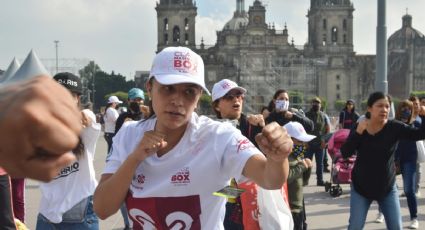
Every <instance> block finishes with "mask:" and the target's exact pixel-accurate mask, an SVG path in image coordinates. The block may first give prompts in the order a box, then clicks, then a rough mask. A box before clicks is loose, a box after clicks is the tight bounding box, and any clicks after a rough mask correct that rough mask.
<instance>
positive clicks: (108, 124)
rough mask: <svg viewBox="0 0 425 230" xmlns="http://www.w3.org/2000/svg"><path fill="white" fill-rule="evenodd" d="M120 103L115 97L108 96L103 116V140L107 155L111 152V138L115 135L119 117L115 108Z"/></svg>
mask: <svg viewBox="0 0 425 230" xmlns="http://www.w3.org/2000/svg"><path fill="white" fill-rule="evenodd" d="M121 103H122V101H120V100H119V99H118V97H117V96H110V97H109V99H108V106H107V107H106V111H105V115H104V116H103V120H104V121H105V140H106V143H108V154H109V151H111V147H112V138H113V137H114V135H115V123H117V119H118V117H119V113H118V111H117V106H118V105H119V104H121Z"/></svg>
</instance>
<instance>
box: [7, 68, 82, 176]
mask: <svg viewBox="0 0 425 230" xmlns="http://www.w3.org/2000/svg"><path fill="white" fill-rule="evenodd" d="M0 111H1V112H0V165H1V167H3V168H4V169H5V170H6V171H7V172H8V173H9V174H10V175H12V176H15V177H29V178H32V179H36V180H42V181H49V180H51V179H52V178H54V177H55V176H57V174H58V173H59V170H60V169H61V168H63V167H65V166H66V165H68V164H70V163H71V162H72V161H74V160H75V156H74V155H73V154H72V153H71V152H69V151H71V150H72V149H73V148H74V147H75V146H76V145H77V144H78V136H79V133H80V131H81V129H82V125H81V114H80V111H79V110H78V108H77V103H76V102H75V100H74V98H72V96H71V94H70V93H69V92H68V90H66V89H65V88H64V87H63V86H61V85H60V84H58V83H57V82H56V81H54V80H53V79H52V78H51V77H48V76H38V77H35V78H32V79H30V80H26V81H23V82H18V83H15V84H11V85H7V86H3V87H2V88H0Z"/></svg>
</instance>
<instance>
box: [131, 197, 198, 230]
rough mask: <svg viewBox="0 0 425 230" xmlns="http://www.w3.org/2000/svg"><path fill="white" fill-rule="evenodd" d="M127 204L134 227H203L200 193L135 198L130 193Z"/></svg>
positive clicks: (195, 229) (196, 228) (195, 228)
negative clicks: (182, 195)
mask: <svg viewBox="0 0 425 230" xmlns="http://www.w3.org/2000/svg"><path fill="white" fill-rule="evenodd" d="M126 206H127V209H128V216H129V217H130V219H131V220H132V221H133V228H134V229H185V230H186V229H187V230H189V229H194V230H198V229H201V221H200V215H201V202H200V198H199V195H192V196H184V197H148V198H134V197H132V195H131V194H129V195H128V196H127V199H126Z"/></svg>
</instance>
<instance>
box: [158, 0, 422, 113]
mask: <svg viewBox="0 0 425 230" xmlns="http://www.w3.org/2000/svg"><path fill="white" fill-rule="evenodd" d="M354 10H355V9H354V6H353V4H352V2H351V1H350V0H311V2H310V9H308V13H307V17H308V41H306V43H305V44H304V45H302V46H300V45H295V44H294V41H290V40H289V36H290V35H289V34H290V32H289V31H288V29H287V28H286V25H285V28H284V29H283V30H276V29H275V26H274V25H273V24H269V23H267V20H266V16H267V15H266V8H265V7H264V5H263V3H262V2H261V1H259V0H254V1H253V3H252V5H250V6H249V10H248V12H246V11H245V0H236V10H235V12H234V15H233V17H232V18H231V19H230V20H229V21H228V22H227V23H226V24H225V26H224V27H223V29H222V30H221V31H217V41H216V44H214V45H213V46H210V47H207V46H205V44H203V42H202V43H201V44H199V45H197V44H195V35H196V34H195V18H196V15H197V7H196V3H195V2H194V1H192V0H160V1H159V3H157V6H156V11H157V22H158V27H157V28H158V31H157V32H158V45H157V51H158V52H159V51H161V50H162V49H163V48H164V47H167V46H187V47H189V48H191V49H193V50H194V51H195V52H197V53H198V54H200V55H201V56H202V58H203V60H204V62H205V77H206V83H207V87H208V88H210V89H211V88H212V86H213V84H214V83H215V82H217V81H219V80H221V79H223V78H228V79H231V80H234V81H236V82H238V84H240V85H241V86H242V87H244V88H246V89H247V90H248V93H247V96H246V103H245V110H246V112H252V113H256V112H259V111H260V109H261V107H262V106H265V105H267V104H268V103H269V101H270V100H271V99H272V96H273V94H274V92H275V91H276V90H277V89H286V90H287V91H289V92H290V95H297V96H293V97H291V96H290V98H291V99H292V101H291V103H292V104H293V105H295V106H298V107H301V108H303V109H308V108H309V99H310V98H312V97H314V96H319V97H321V98H322V99H324V100H325V101H326V103H327V111H328V112H330V113H336V112H337V111H336V107H335V104H336V102H338V101H345V100H347V99H349V98H351V99H355V100H356V101H357V104H358V106H359V104H360V102H361V101H362V100H364V99H366V98H367V96H368V94H369V93H371V92H372V91H373V85H374V78H375V55H356V53H355V51H354V45H353V20H354V18H353V11H354ZM300 17H302V15H300ZM422 39H423V36H422ZM417 43H421V42H417ZM390 47H391V46H390V45H389V48H390ZM423 54H424V52H423V51H422V54H421V55H423ZM420 57H423V56H420ZM415 58H416V59H418V57H415ZM422 60H423V58H422ZM414 68H418V67H414ZM424 68H425V67H424V66H423V65H422V67H421V69H420V71H422V73H424V72H425V71H424ZM399 72H400V71H399ZM399 75H403V74H402V73H399ZM399 75H397V76H399ZM420 76H423V74H422V75H420ZM399 78H400V77H399ZM412 78H413V79H415V78H417V76H416V75H414V76H413V77H412ZM414 81H416V80H412V82H414ZM412 85H414V84H412ZM390 89H391V82H390ZM390 92H391V91H390Z"/></svg>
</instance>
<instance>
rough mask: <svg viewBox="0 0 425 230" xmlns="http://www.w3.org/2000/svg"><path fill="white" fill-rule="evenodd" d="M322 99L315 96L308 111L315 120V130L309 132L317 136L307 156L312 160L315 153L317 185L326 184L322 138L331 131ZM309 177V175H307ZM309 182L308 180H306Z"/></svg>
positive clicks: (308, 114) (308, 115)
mask: <svg viewBox="0 0 425 230" xmlns="http://www.w3.org/2000/svg"><path fill="white" fill-rule="evenodd" d="M321 104H322V101H321V100H320V98H319V97H315V98H313V99H312V100H311V109H310V110H309V111H308V112H307V113H306V117H308V118H309V119H310V120H311V121H312V122H313V127H314V128H313V130H311V131H309V130H307V133H309V134H312V135H315V136H316V138H315V139H314V140H312V141H310V142H309V144H308V151H307V157H308V158H310V160H312V159H313V155H314V157H315V158H316V176H317V186H324V185H325V182H324V181H323V157H324V155H325V151H324V149H325V143H324V141H323V140H322V136H324V135H325V134H327V133H329V132H330V127H329V123H328V122H327V120H326V119H327V115H326V114H325V113H324V112H322V111H320V108H321ZM306 178H308V176H307V177H306ZM305 182H306V184H307V181H305Z"/></svg>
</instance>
